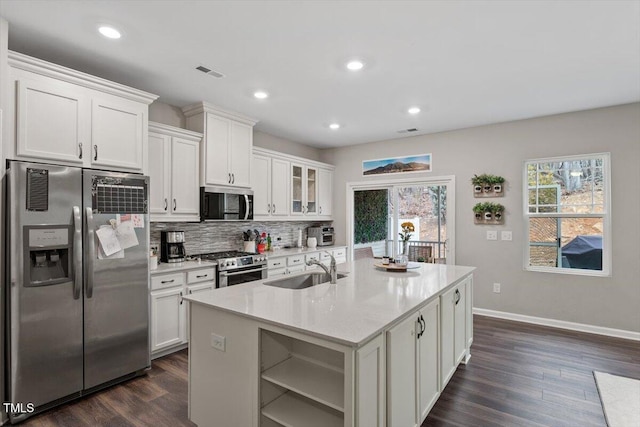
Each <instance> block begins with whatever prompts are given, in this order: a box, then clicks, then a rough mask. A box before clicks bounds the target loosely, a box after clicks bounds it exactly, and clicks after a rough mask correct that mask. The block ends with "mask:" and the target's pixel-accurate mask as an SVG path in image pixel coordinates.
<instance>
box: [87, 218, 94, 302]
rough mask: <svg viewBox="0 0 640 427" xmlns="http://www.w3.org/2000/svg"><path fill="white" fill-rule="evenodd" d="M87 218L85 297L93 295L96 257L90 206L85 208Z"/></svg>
mask: <svg viewBox="0 0 640 427" xmlns="http://www.w3.org/2000/svg"><path fill="white" fill-rule="evenodd" d="M85 213H86V217H87V218H86V219H87V246H88V250H89V259H88V260H87V277H86V280H85V286H86V288H85V293H86V295H87V298H91V297H92V296H93V263H94V262H95V259H96V240H95V231H94V229H93V211H92V210H91V208H85Z"/></svg>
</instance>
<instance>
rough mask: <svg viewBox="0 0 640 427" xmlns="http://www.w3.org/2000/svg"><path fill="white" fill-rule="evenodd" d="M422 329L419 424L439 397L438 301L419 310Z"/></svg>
mask: <svg viewBox="0 0 640 427" xmlns="http://www.w3.org/2000/svg"><path fill="white" fill-rule="evenodd" d="M420 316H421V320H422V323H423V325H422V327H423V328H424V330H423V332H422V334H421V335H420V338H418V383H419V384H418V410H419V416H420V419H419V424H421V423H422V422H423V421H424V420H425V419H426V418H427V415H428V414H429V411H430V410H431V408H432V407H433V405H434V404H435V403H436V400H437V399H438V397H439V396H440V378H439V375H438V373H439V372H440V369H439V366H440V365H439V357H438V356H439V354H440V301H439V300H435V301H433V302H431V303H430V304H428V305H427V306H426V307H425V308H423V309H422V310H420Z"/></svg>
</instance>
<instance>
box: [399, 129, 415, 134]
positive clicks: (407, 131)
mask: <svg viewBox="0 0 640 427" xmlns="http://www.w3.org/2000/svg"><path fill="white" fill-rule="evenodd" d="M417 131H418V129H416V128H410V129H402V130H399V131H398V133H409V132H417Z"/></svg>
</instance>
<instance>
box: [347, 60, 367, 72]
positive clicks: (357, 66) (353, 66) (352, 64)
mask: <svg viewBox="0 0 640 427" xmlns="http://www.w3.org/2000/svg"><path fill="white" fill-rule="evenodd" d="M363 67H364V63H363V62H362V61H359V60H357V59H354V60H353V61H349V62H347V68H348V69H349V70H351V71H358V70H362V68H363Z"/></svg>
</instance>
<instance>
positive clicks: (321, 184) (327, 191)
mask: <svg viewBox="0 0 640 427" xmlns="http://www.w3.org/2000/svg"><path fill="white" fill-rule="evenodd" d="M332 194H333V171H332V170H329V169H325V168H319V169H318V216H321V217H331V215H333V203H332Z"/></svg>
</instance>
